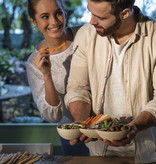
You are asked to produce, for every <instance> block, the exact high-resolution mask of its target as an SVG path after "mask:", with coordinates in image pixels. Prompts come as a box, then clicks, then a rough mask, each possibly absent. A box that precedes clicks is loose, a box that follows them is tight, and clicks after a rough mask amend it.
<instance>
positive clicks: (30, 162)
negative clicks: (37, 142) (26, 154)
mask: <svg viewBox="0 0 156 164" xmlns="http://www.w3.org/2000/svg"><path fill="white" fill-rule="evenodd" d="M42 157H43V156H42V155H40V156H37V157H35V158H33V159H31V160H29V161H28V162H26V163H25V164H32V163H34V162H37V161H39V160H40V159H41V158H42Z"/></svg>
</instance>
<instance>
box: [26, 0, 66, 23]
mask: <svg viewBox="0 0 156 164" xmlns="http://www.w3.org/2000/svg"><path fill="white" fill-rule="evenodd" d="M39 1H40V0H28V14H29V16H30V18H32V19H33V20H35V15H36V9H35V7H36V5H37V4H38V2H39ZM56 1H58V2H60V4H61V7H62V9H63V10H64V7H63V2H62V0H56Z"/></svg>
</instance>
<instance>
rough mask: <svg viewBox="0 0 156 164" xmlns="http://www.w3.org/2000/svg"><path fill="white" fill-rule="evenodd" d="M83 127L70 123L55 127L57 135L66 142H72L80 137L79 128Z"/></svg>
mask: <svg viewBox="0 0 156 164" xmlns="http://www.w3.org/2000/svg"><path fill="white" fill-rule="evenodd" d="M82 127H84V125H83V124H82V123H70V124H62V125H58V126H57V131H58V133H59V135H60V136H61V137H62V138H64V139H67V140H73V139H77V138H79V137H80V135H81V132H80V130H79V129H80V128H82Z"/></svg>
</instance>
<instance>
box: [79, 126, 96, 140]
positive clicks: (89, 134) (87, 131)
mask: <svg viewBox="0 0 156 164" xmlns="http://www.w3.org/2000/svg"><path fill="white" fill-rule="evenodd" d="M80 132H81V133H83V134H84V135H85V136H87V137H90V138H99V135H98V133H97V131H96V130H95V129H82V128H80Z"/></svg>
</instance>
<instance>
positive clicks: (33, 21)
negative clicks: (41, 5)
mask: <svg viewBox="0 0 156 164" xmlns="http://www.w3.org/2000/svg"><path fill="white" fill-rule="evenodd" d="M30 21H31V22H32V23H33V24H34V25H35V26H36V27H37V23H36V20H35V19H32V18H30Z"/></svg>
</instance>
